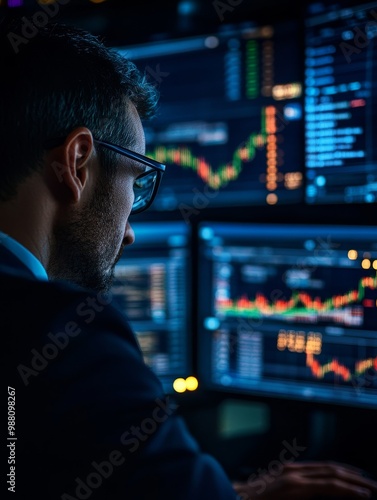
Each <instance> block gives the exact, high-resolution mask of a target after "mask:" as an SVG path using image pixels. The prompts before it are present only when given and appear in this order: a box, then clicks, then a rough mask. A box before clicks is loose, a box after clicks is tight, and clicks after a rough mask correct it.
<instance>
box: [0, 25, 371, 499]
mask: <svg viewBox="0 0 377 500" xmlns="http://www.w3.org/2000/svg"><path fill="white" fill-rule="evenodd" d="M17 29H18V28H17V25H16V26H11V27H9V26H8V28H4V25H3V32H2V36H1V54H0V57H1V63H2V72H1V76H0V82H1V83H0V99H1V116H0V122H1V144H0V157H1V184H0V200H1V201H0V229H1V235H0V236H1V238H0V239H1V245H0V273H1V286H0V290H1V295H0V299H1V323H0V324H1V331H2V335H3V342H4V344H5V345H4V344H3V346H2V355H1V366H2V370H3V372H2V377H3V384H4V385H5V386H7V393H8V394H7V397H8V414H7V429H8V433H7V447H6V453H7V456H6V459H7V490H8V491H9V492H11V493H12V494H13V495H14V493H15V494H16V498H21V499H26V498H31V499H38V500H45V499H46V500H55V499H63V500H64V499H65V500H72V499H87V498H94V499H106V500H118V499H125V498H127V499H151V498H154V499H164V500H169V499H174V500H179V499H187V500H188V499H190V500H192V499H207V498H216V499H219V500H222V499H224V500H228V499H229V500H230V499H235V498H237V493H236V491H237V492H238V493H239V495H238V498H243V499H246V498H260V499H270V500H273V499H275V498H276V499H277V498H279V499H281V498H290V499H301V500H302V499H305V498H312V497H313V495H319V494H324V493H326V494H329V495H334V496H337V497H340V496H341V495H342V494H343V495H345V496H347V497H349V498H358V497H363V496H364V497H366V496H368V495H369V493H371V492H376V491H377V485H376V483H374V482H373V481H370V480H368V479H366V478H364V477H363V475H362V474H360V473H359V472H358V471H354V470H353V469H352V468H350V467H347V466H342V465H338V464H321V463H314V464H290V465H289V466H287V467H286V469H285V471H284V472H283V473H282V474H281V476H279V477H277V478H275V481H274V482H273V483H271V485H270V486H269V487H268V488H267V489H266V491H265V492H264V493H263V494H260V495H257V493H256V489H255V487H254V486H253V484H252V483H251V484H247V483H244V484H235V485H232V484H231V483H230V481H229V479H228V478H227V477H226V475H225V473H224V471H223V470H222V468H221V466H220V465H219V464H218V463H217V462H216V461H215V460H214V459H213V458H212V457H210V456H208V455H206V454H203V453H202V452H201V451H200V449H199V447H198V445H197V444H196V442H195V440H194V439H193V438H192V436H190V434H189V432H188V430H187V429H186V427H185V424H184V422H183V421H182V419H181V418H179V417H178V416H176V415H175V411H174V409H175V408H174V404H172V403H171V402H170V401H169V398H167V397H166V396H165V395H164V392H163V389H162V386H161V384H160V382H159V380H158V379H157V378H156V377H155V375H154V374H153V373H152V372H151V371H150V369H149V368H148V367H147V366H146V365H145V364H144V363H143V360H142V355H141V352H140V350H139V347H138V344H137V342H136V340H135V337H134V335H133V333H132V331H131V330H130V327H129V325H128V323H127V321H126V319H125V318H124V317H123V316H122V315H121V313H120V312H119V311H118V310H117V309H116V308H114V307H112V305H111V296H110V295H109V294H108V293H106V291H108V289H109V287H110V284H111V280H112V275H113V270H114V266H115V264H116V262H117V260H118V259H119V257H120V255H121V254H122V252H123V249H124V247H125V246H126V245H130V244H131V243H132V242H133V240H134V235H133V232H132V229H131V226H130V224H129V222H128V218H129V215H130V214H132V213H136V212H139V211H142V210H144V209H147V208H148V206H149V204H150V203H151V202H152V200H153V197H154V195H155V194H156V190H157V187H158V182H159V179H160V177H161V173H162V171H163V169H164V167H163V166H162V165H160V164H158V163H157V162H154V161H153V160H150V159H147V158H145V157H144V156H143V154H144V150H145V141H144V133H143V127H142V122H141V120H142V119H145V118H147V117H149V116H151V115H152V113H153V111H154V109H155V107H156V100H157V99H156V92H155V89H154V88H153V86H151V85H149V84H148V83H147V82H146V81H145V80H144V79H143V77H142V76H141V75H140V74H139V72H138V70H137V69H136V67H135V66H134V65H133V64H132V63H131V62H129V61H126V60H124V59H121V58H119V57H118V56H115V55H114V54H112V53H111V52H110V51H109V50H108V49H107V48H106V47H105V46H104V45H103V44H102V43H101V42H100V41H99V40H98V39H97V38H95V37H93V36H91V35H90V34H88V33H85V32H82V31H80V30H77V29H74V28H69V27H65V26H60V25H52V24H51V25H49V26H47V27H45V28H43V29H40V30H39V32H38V34H37V35H36V36H35V37H34V38H33V39H32V40H29V41H27V43H24V44H21V43H20V44H18V45H17V46H15V43H14V40H16V39H17V32H16V31H15V30H17ZM114 145H115V146H114ZM117 145H119V146H117ZM125 148H127V149H125ZM3 394H4V391H3Z"/></svg>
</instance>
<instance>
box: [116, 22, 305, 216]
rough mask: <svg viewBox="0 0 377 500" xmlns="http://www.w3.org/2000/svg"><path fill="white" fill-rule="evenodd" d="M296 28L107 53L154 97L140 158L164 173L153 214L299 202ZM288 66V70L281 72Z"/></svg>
mask: <svg viewBox="0 0 377 500" xmlns="http://www.w3.org/2000/svg"><path fill="white" fill-rule="evenodd" d="M299 36H300V32H299V27H298V24H297V22H296V21H294V20H293V21H292V22H286V23H281V24H273V25H270V26H257V25H255V24H252V23H248V22H245V23H243V24H241V25H225V24H224V25H221V26H220V28H219V29H218V31H216V32H211V33H206V34H203V35H197V36H190V37H189V36H186V37H183V36H182V37H180V38H177V39H171V38H167V39H165V40H162V41H158V40H156V41H153V42H151V43H147V44H143V45H136V46H127V47H113V50H115V51H117V52H118V53H120V54H121V55H123V56H125V57H127V58H129V59H131V60H132V61H134V62H135V64H136V65H137V66H138V68H139V69H140V70H141V71H143V72H145V74H146V77H147V78H148V79H149V81H150V82H151V83H153V84H155V85H156V86H157V87H158V90H159V92H160V100H159V109H158V113H157V116H156V117H155V118H153V120H152V121H150V122H145V125H144V129H145V134H146V144H147V151H146V154H147V155H149V156H151V157H153V158H155V159H157V160H158V161H160V162H163V163H166V164H167V169H166V173H165V174H164V180H163V184H162V186H161V189H160V196H159V197H158V198H157V199H156V200H155V201H154V203H153V206H152V207H151V210H152V211H169V210H177V211H180V212H181V214H182V216H183V218H184V219H185V220H186V221H189V220H190V216H191V215H193V214H194V215H195V214H196V213H198V212H199V211H200V210H202V209H203V208H212V207H229V206H248V205H263V204H264V205H267V204H269V205H274V204H276V203H299V202H301V201H303V200H304V189H303V178H304V170H303V166H304V134H303V92H302V76H303V73H302V64H301V63H302V54H301V52H300V51H301V48H302V47H301V44H300V43H298V40H297V37H299ZM288 61H289V64H288Z"/></svg>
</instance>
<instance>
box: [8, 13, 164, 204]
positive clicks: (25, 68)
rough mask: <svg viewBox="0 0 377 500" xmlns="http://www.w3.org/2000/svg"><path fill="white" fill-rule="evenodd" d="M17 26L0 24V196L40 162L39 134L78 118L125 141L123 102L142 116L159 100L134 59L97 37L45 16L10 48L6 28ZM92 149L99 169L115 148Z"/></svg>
mask: <svg viewBox="0 0 377 500" xmlns="http://www.w3.org/2000/svg"><path fill="white" fill-rule="evenodd" d="M17 27H18V28H17ZM20 27H21V25H20V21H18V22H15V21H14V20H13V21H12V24H11V25H9V23H3V24H2V27H1V39H0V64H1V70H0V162H1V163H0V201H6V200H9V199H11V198H12V197H14V196H15V195H16V192H17V186H18V185H19V183H20V182H21V181H22V180H23V179H25V178H26V177H27V176H28V175H30V174H31V173H32V172H34V171H35V170H36V169H38V168H40V165H41V161H42V159H43V155H44V152H45V149H44V144H45V142H46V140H48V139H53V138H57V137H65V136H66V135H67V134H68V133H69V132H71V131H72V130H74V129H75V128H76V127H79V126H84V127H87V128H89V129H90V130H91V131H92V133H93V135H94V136H97V137H98V138H103V139H105V140H107V141H109V142H113V143H115V144H120V145H123V146H126V147H127V146H128V147H131V145H132V140H133V138H132V137H130V136H129V134H128V132H127V120H128V113H127V107H128V106H127V104H128V103H129V102H132V103H133V104H134V105H135V106H136V108H137V110H138V113H139V115H140V117H141V119H144V118H150V117H151V116H153V115H154V113H155V109H156V105H157V100H158V91H157V89H156V87H155V86H154V85H152V84H151V83H149V82H148V81H147V79H146V77H145V75H143V74H142V73H141V72H140V70H139V69H138V68H137V67H136V65H135V64H134V63H133V62H131V61H129V60H128V59H126V58H124V57H121V56H120V55H119V54H117V53H116V52H115V51H114V50H112V49H111V47H107V46H105V44H104V43H103V42H102V41H101V40H100V39H99V37H97V36H95V35H92V34H90V33H88V32H87V31H84V30H82V29H79V28H75V27H71V26H66V25H64V24H57V23H50V24H49V25H47V26H45V27H43V28H40V29H39V30H38V33H37V35H36V36H35V37H34V38H32V39H30V40H27V43H25V44H23V45H20V46H19V47H18V50H17V53H16V51H15V50H14V47H13V46H12V44H11V42H10V36H9V34H10V33H13V35H15V34H16V36H18V35H17V29H18V30H20ZM19 33H20V31H19ZM13 35H12V36H13ZM98 154H99V157H100V161H101V163H102V165H103V167H104V170H111V166H112V165H114V163H115V162H114V155H115V153H112V152H110V151H108V150H105V149H104V148H98Z"/></svg>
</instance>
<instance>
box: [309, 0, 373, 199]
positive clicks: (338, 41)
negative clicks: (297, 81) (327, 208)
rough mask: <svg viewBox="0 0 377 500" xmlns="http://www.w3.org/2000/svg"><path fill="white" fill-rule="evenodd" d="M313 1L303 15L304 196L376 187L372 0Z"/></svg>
mask: <svg viewBox="0 0 377 500" xmlns="http://www.w3.org/2000/svg"><path fill="white" fill-rule="evenodd" d="M352 3H353V4H354V5H352V4H351V3H350V2H346V1H343V2H339V3H335V2H318V3H313V4H311V5H310V8H309V12H308V17H307V19H306V50H305V86H306V96H305V135H306V139H305V144H306V168H307V186H306V200H307V202H308V203H311V204H315V203H371V202H375V201H376V195H377V149H376V137H377V59H376V50H377V43H376V37H377V3H376V2H370V3H367V4H357V5H355V2H352Z"/></svg>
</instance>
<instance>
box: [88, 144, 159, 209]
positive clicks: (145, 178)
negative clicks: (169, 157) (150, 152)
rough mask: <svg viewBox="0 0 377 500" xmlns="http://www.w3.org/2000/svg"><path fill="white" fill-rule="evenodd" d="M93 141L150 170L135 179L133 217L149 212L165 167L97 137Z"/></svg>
mask: <svg viewBox="0 0 377 500" xmlns="http://www.w3.org/2000/svg"><path fill="white" fill-rule="evenodd" d="M93 139H94V142H96V143H97V144H99V145H100V146H103V147H105V148H107V149H110V150H111V151H114V152H115V153H119V154H121V155H123V156H126V157H127V158H132V160H136V161H138V162H140V163H142V164H143V165H147V167H149V168H150V170H147V171H146V172H144V173H142V174H141V175H139V177H137V178H136V179H135V182H134V185H133V190H134V196H135V198H134V202H133V205H132V208H131V215H133V214H138V213H140V212H143V211H144V210H147V208H149V207H150V206H151V205H152V202H153V200H154V199H155V197H156V194H157V191H158V188H159V185H160V182H161V178H162V174H163V173H164V172H165V168H166V167H165V165H164V164H162V163H159V162H158V161H156V160H153V159H152V158H148V156H144V155H141V154H140V153H135V151H131V150H130V149H127V148H122V147H121V146H116V145H115V144H111V143H110V142H106V141H102V140H100V139H96V138H95V137H93Z"/></svg>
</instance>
